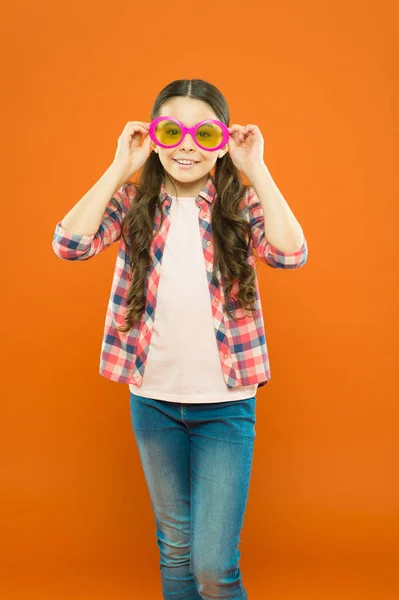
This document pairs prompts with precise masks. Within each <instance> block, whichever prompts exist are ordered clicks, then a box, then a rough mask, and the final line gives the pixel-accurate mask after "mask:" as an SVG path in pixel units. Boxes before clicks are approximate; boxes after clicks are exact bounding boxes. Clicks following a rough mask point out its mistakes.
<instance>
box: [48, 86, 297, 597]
mask: <svg viewBox="0 0 399 600" xmlns="http://www.w3.org/2000/svg"><path fill="white" fill-rule="evenodd" d="M229 121H230V116H229V109H228V106H227V103H226V100H225V98H224V97H223V95H222V94H221V92H220V91H219V90H218V89H217V88H216V87H215V86H214V85H212V84H210V83H208V82H206V81H203V80H199V79H194V80H177V81H173V82H172V83H170V84H169V85H167V86H166V87H165V88H164V89H163V90H162V91H161V92H160V93H159V95H158V97H157V98H156V101H155V103H154V106H153V108H152V112H151V121H150V122H149V123H147V122H143V121H129V122H128V123H127V124H126V126H125V128H124V130H123V132H122V134H121V136H120V137H119V140H118V147H117V151H116V154H115V158H114V161H113V163H112V164H111V166H110V167H109V168H108V169H107V171H106V172H105V173H104V175H103V176H102V177H101V178H100V180H99V181H98V182H97V183H96V184H95V185H94V186H93V187H92V188H91V189H90V190H89V191H88V192H87V194H86V195H85V196H83V198H82V199H81V200H80V201H79V202H78V203H77V204H76V205H75V206H74V207H73V208H72V209H71V211H70V212H69V213H68V214H67V215H66V217H65V218H64V219H63V220H62V222H59V223H57V225H56V230H55V234H54V240H53V248H54V251H55V252H56V254H57V255H58V256H59V257H61V258H63V259H66V260H87V259H89V258H92V257H93V256H95V255H96V254H98V253H99V252H101V251H102V250H103V249H105V248H107V247H109V246H110V245H111V244H112V243H113V242H115V241H117V240H120V241H119V249H118V255H117V259H116V265H115V272H114V278H113V282H112V288H111V294H110V300H109V304H108V309H107V314H106V319H105V330H104V338H103V343H102V349H101V358H100V374H101V375H103V376H104V377H107V378H108V379H111V380H113V381H117V382H120V383H127V384H129V392H130V414H131V419H132V427H133V431H134V435H135V439H136V442H137V446H138V451H139V454H140V459H141V462H142V467H143V472H144V476H145V480H146V483H147V485H148V490H149V494H150V498H151V504H152V508H153V511H154V517H155V523H156V534H157V545H158V547H159V550H160V572H161V581H162V591H163V597H164V598H165V599H169V600H172V598H173V600H200V599H201V598H202V599H210V598H229V599H233V598H234V599H237V600H238V599H240V600H243V599H246V598H247V594H246V591H245V588H244V586H243V582H242V577H241V572H240V568H239V558H240V550H239V548H238V544H239V542H240V533H241V529H242V526H243V521H244V513H245V508H246V503H247V496H248V489H249V481H250V474H251V468H252V457H253V450H254V440H255V421H256V391H257V388H258V387H262V386H264V385H266V384H267V383H268V382H269V381H270V367H269V360H268V352H267V346H266V337H265V331H264V322H263V314H262V306H261V300H260V296H259V287H258V280H257V273H256V270H255V255H254V250H256V253H257V256H258V258H259V259H260V260H261V261H262V262H264V263H265V264H267V265H269V266H271V267H274V268H283V269H292V268H299V267H301V266H302V265H304V264H305V262H306V260H307V243H306V240H305V238H304V236H303V233H302V229H301V227H300V226H299V224H298V222H297V221H296V219H295V217H294V215H293V214H292V212H291V211H290V209H289V207H288V205H287V203H286V202H285V200H284V198H283V197H282V196H281V194H280V192H279V191H278V189H277V186H276V185H275V184H274V182H273V180H272V179H271V176H270V174H269V172H268V170H267V168H266V165H265V164H264V162H263V138H262V135H261V133H260V131H259V129H258V128H257V127H256V126H255V125H246V126H245V127H244V126H241V125H232V126H230V127H229ZM142 136H143V139H142ZM141 168H142V173H141V175H140V178H139V181H138V182H135V183H134V184H133V183H132V182H130V181H128V180H129V179H130V178H131V177H132V176H133V175H134V174H135V173H136V172H137V171H138V170H139V169H141ZM240 171H241V172H242V173H244V175H245V176H246V177H247V178H248V179H249V181H250V182H251V184H252V185H250V186H247V185H244V184H243V183H242V180H241V176H240ZM255 188H256V192H255Z"/></svg>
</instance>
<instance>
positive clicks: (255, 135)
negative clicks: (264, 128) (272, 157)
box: [227, 125, 264, 175]
mask: <svg viewBox="0 0 399 600" xmlns="http://www.w3.org/2000/svg"><path fill="white" fill-rule="evenodd" d="M228 130H229V132H230V138H229V141H228V142H227V145H228V148H229V152H230V156H231V159H232V161H233V163H234V166H235V167H236V168H237V169H238V170H239V171H241V172H242V173H244V175H247V174H248V173H249V172H250V171H251V169H254V168H256V167H258V166H259V165H262V164H263V151H264V141H263V136H262V134H261V132H260V129H259V127H257V126H256V125H245V127H244V126H243V125H231V127H228Z"/></svg>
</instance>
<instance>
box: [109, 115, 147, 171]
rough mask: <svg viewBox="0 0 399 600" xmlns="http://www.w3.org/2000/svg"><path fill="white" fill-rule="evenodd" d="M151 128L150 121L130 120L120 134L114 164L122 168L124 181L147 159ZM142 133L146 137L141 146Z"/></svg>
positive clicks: (119, 168)
mask: <svg viewBox="0 0 399 600" xmlns="http://www.w3.org/2000/svg"><path fill="white" fill-rule="evenodd" d="M149 129H150V123H146V122H145V121H128V122H127V123H126V125H125V127H124V129H123V131H122V133H121V135H120V136H119V138H118V147H117V150H116V153H115V158H114V161H113V163H112V164H113V165H114V166H115V167H117V168H118V170H120V172H121V179H123V181H126V180H128V179H129V178H130V177H132V175H133V174H134V173H136V171H138V170H139V169H140V168H141V167H142V166H143V165H144V163H145V161H146V160H147V158H148V156H149V153H150V148H151V138H150V136H149V135H148V131H149ZM142 135H144V139H143V143H142V145H141V146H140V143H141V139H142V138H141V136H142Z"/></svg>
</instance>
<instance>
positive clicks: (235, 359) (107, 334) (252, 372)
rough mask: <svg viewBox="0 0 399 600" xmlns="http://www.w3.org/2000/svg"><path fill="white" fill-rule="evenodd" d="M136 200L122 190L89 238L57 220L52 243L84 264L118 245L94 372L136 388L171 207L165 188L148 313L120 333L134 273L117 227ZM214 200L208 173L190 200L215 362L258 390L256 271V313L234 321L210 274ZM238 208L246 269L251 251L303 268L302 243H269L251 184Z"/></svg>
mask: <svg viewBox="0 0 399 600" xmlns="http://www.w3.org/2000/svg"><path fill="white" fill-rule="evenodd" d="M135 195H136V188H135V186H134V184H133V183H131V182H130V181H128V182H127V183H125V184H124V185H123V186H121V187H120V188H119V189H118V190H117V191H116V192H115V194H114V196H113V197H112V198H111V199H110V201H109V203H108V205H107V207H106V210H105V213H104V217H103V220H102V222H101V224H100V227H99V230H98V232H97V233H96V234H94V235H78V234H73V233H68V232H67V231H65V230H64V229H63V228H62V227H61V222H62V220H61V221H59V222H58V223H57V225H56V229H55V233H54V238H53V243H52V246H53V249H54V252H55V253H56V255H57V256H59V257H60V258H62V259H65V260H88V259H89V258H92V257H93V256H95V255H96V254H98V253H99V252H101V251H102V250H104V249H106V248H108V247H109V246H110V245H111V244H112V243H113V242H116V241H117V240H120V241H119V248H118V254H117V258H116V264H115V271H114V275H113V280H112V287H111V293H110V298H109V302H108V307H107V312H106V318H105V327H104V336H103V341H102V347H101V355H100V368H99V372H100V375H102V376H103V377H106V378H108V379H111V380H112V381H116V382H119V383H126V384H130V383H131V384H133V385H136V386H138V387H140V385H141V383H142V378H143V375H144V370H145V365H146V360H147V356H148V351H149V347H150V343H151V333H152V330H153V327H154V320H155V311H156V305H157V302H156V298H157V289H158V285H159V280H160V267H161V262H162V256H163V252H164V248H165V241H166V238H167V235H168V231H169V226H170V217H169V209H170V205H171V202H172V198H171V197H170V196H169V194H168V193H167V191H166V189H165V187H164V184H162V185H161V190H160V200H161V203H162V210H163V212H164V216H165V218H164V222H163V225H162V227H161V229H160V231H159V232H158V233H157V234H156V235H155V236H154V237H153V240H152V243H151V249H150V255H151V258H152V265H151V266H150V269H149V272H148V274H147V279H146V292H147V295H146V306H145V311H144V313H143V316H142V318H141V320H140V321H136V322H134V323H133V326H132V327H131V329H130V331H128V332H126V333H121V332H120V331H117V329H116V326H118V325H121V324H124V315H125V314H126V302H125V298H126V295H127V290H128V287H129V284H130V279H129V274H130V272H131V271H130V265H129V257H128V254H127V251H126V246H125V243H124V241H123V238H122V236H121V225H122V220H123V217H124V216H125V215H126V213H127V211H128V209H129V207H130V205H131V202H132V201H133V200H134V197H135ZM216 198H217V192H216V188H215V184H214V180H213V178H212V176H211V175H210V174H209V177H208V181H207V183H206V184H205V186H204V188H203V189H202V191H201V192H200V193H199V194H198V196H197V197H196V199H195V202H196V205H197V206H198V209H199V213H198V222H199V228H200V233H201V240H202V251H203V255H204V263H205V268H206V273H207V280H208V286H209V301H210V303H211V309H212V315H213V325H214V333H215V338H216V342H217V345H218V349H219V358H220V365H221V369H222V372H223V376H224V379H225V382H226V385H227V387H228V388H237V387H240V386H249V385H253V384H255V383H257V384H258V387H262V386H264V385H266V384H267V383H268V382H269V381H270V378H271V374H270V364H269V357H268V351H267V345H266V335H265V328H264V322H263V314H262V305H261V299H260V294H259V284H258V277H257V274H256V303H255V307H256V312H254V314H253V315H252V314H251V313H250V312H249V311H248V312H247V311H245V310H244V309H242V308H238V309H236V310H235V317H236V318H235V319H231V318H230V317H229V316H228V315H226V314H224V313H223V310H222V306H223V303H224V300H225V299H224V291H223V286H222V285H221V279H220V277H221V273H220V270H219V268H217V269H216V273H214V272H213V242H212V230H211V215H212V205H213V202H215V200H216ZM242 208H243V215H245V217H246V218H247V219H248V220H249V222H250V224H251V227H252V238H251V241H250V244H249V249H248V263H249V264H251V265H252V266H254V265H255V256H254V249H255V250H256V254H257V256H258V259H259V260H261V261H262V262H264V263H265V264H267V265H268V266H270V267H273V268H277V269H298V268H299V267H302V266H303V265H304V264H305V263H306V260H307V256H308V248H307V242H306V240H305V241H304V243H303V246H302V248H301V249H300V250H299V251H298V252H294V253H284V252H280V251H279V250H278V249H277V248H275V247H273V246H272V245H271V244H269V243H268V242H267V240H266V237H265V232H264V218H263V212H262V206H261V204H260V200H259V198H258V196H257V195H256V192H255V190H254V189H253V188H252V187H249V188H248V190H247V193H246V194H245V198H244V201H243V204H242ZM160 217H161V216H160V212H159V209H158V208H157V210H156V214H155V220H154V224H153V230H154V231H155V229H156V228H158V226H159V223H160ZM254 268H255V267H254ZM255 273H256V270H255ZM237 291H238V283H236V284H235V285H234V286H233V289H232V292H231V293H232V295H235V294H236V293H237Z"/></svg>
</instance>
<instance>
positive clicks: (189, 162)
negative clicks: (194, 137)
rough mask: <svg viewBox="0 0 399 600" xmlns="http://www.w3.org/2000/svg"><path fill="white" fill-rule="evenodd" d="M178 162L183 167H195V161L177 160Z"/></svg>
mask: <svg viewBox="0 0 399 600" xmlns="http://www.w3.org/2000/svg"><path fill="white" fill-rule="evenodd" d="M176 162H178V163H180V164H181V165H193V164H194V161H192V160H177V161H176Z"/></svg>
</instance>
